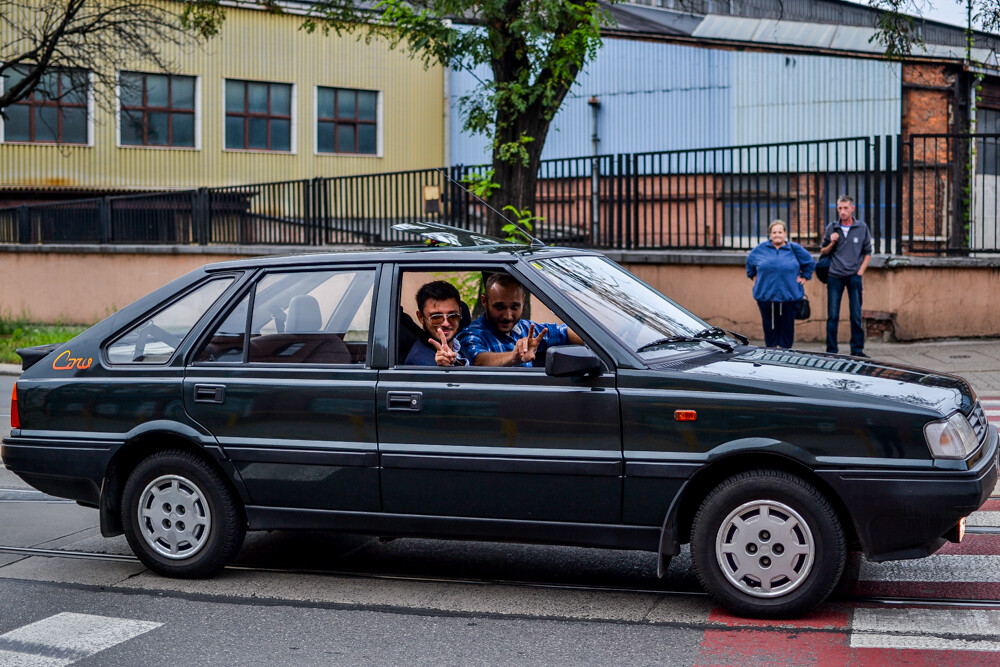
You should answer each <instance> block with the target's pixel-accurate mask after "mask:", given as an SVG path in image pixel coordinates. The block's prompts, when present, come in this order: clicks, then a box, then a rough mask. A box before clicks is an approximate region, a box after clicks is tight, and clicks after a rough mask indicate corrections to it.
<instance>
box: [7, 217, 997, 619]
mask: <svg viewBox="0 0 1000 667" xmlns="http://www.w3.org/2000/svg"><path fill="white" fill-rule="evenodd" d="M418 231H419V230H418ZM432 236H434V237H435V238H436V241H437V242H439V243H440V242H442V241H443V242H444V243H448V244H449V245H448V246H442V247H424V248H414V249H396V250H385V251H373V252H352V253H330V254H318V255H311V256H296V257H283V258H266V259H252V260H246V261H234V262H226V263H221V264H213V265H209V266H206V267H204V268H202V269H199V270H197V271H194V272H192V273H190V274H188V275H186V276H184V277H182V278H180V279H178V280H175V281H174V282H172V283H170V284H168V285H166V286H165V287H163V288H161V289H159V290H157V291H155V292H153V293H152V294H150V295H148V296H146V297H144V298H142V299H140V300H138V301H136V302H135V303H133V304H131V305H130V306H128V307H126V308H124V309H122V310H121V311H119V312H117V313H115V314H114V315H112V316H111V317H109V318H108V319H106V320H104V321H103V322H101V323H99V324H97V325H95V326H94V327H92V328H91V329H89V330H88V331H86V332H84V333H83V334H81V335H79V336H78V337H76V338H74V339H73V340H71V341H69V342H68V343H65V344H63V345H59V346H53V347H48V348H31V349H28V350H23V351H22V357H23V358H24V364H23V367H24V372H23V374H22V375H21V377H20V379H18V381H17V385H16V388H15V393H14V403H13V406H12V407H13V409H12V411H11V412H12V422H13V423H12V429H11V432H10V435H9V436H8V437H7V438H5V439H4V440H3V449H2V456H3V461H4V463H5V464H6V466H7V467H8V468H9V469H10V470H12V471H13V472H15V473H16V474H18V475H19V476H21V477H22V478H23V479H24V480H25V481H27V482H28V483H30V484H31V485H33V486H34V487H36V488H37V489H39V490H41V491H44V492H46V493H49V494H52V495H56V496H61V497H65V498H71V499H74V500H76V501H77V502H79V503H81V504H83V505H86V506H92V507H94V508H97V509H98V511H99V512H100V523H101V531H102V533H103V534H104V535H106V536H114V535H119V534H121V533H122V532H124V533H125V534H126V536H127V538H128V541H129V544H130V545H131V547H132V549H133V550H134V551H135V553H136V554H137V555H138V556H139V558H140V559H142V561H143V562H144V563H145V564H146V565H148V566H149V567H150V568H151V569H153V570H155V571H157V572H159V573H162V574H164V575H168V576H178V577H202V576H208V575H211V574H213V573H215V572H217V571H218V570H219V569H220V568H222V567H224V566H225V565H226V564H227V563H228V562H230V561H231V560H232V559H233V558H234V557H235V556H236V554H237V553H238V552H239V550H240V547H241V545H242V542H243V538H244V535H245V532H246V531H247V530H268V529H324V530H336V531H350V532H361V533H368V534H374V535H382V536H416V535H420V536H434V537H446V538H469V539H482V540H501V541H504V540H507V541H528V542H545V543H558V544H569V545H582V546H589V547H609V548H616V549H641V550H647V551H651V552H656V553H658V554H659V557H660V571H661V573H662V572H663V570H664V569H665V568H666V565H667V563H668V562H669V559H670V557H671V556H672V555H674V554H677V553H678V551H679V549H680V547H681V545H682V544H685V543H690V544H691V551H692V556H693V560H694V565H695V568H696V571H697V573H698V576H699V578H700V580H701V582H702V584H703V585H704V586H705V588H706V589H707V590H708V591H709V592H710V593H711V594H712V595H713V596H715V597H716V598H717V599H718V600H719V601H720V602H721V603H722V604H724V605H725V606H727V607H728V608H729V609H731V610H732V611H734V612H735V613H738V614H743V615H753V616H789V615H796V614H800V613H803V612H804V611H806V610H807V609H809V608H811V607H812V606H814V605H816V604H818V603H819V602H821V601H822V600H824V599H825V598H826V597H827V596H828V595H829V593H830V592H831V591H832V590H833V588H834V586H835V585H836V584H837V582H838V580H839V578H840V576H841V574H842V572H843V570H844V563H845V560H846V556H847V553H848V552H849V551H852V550H855V551H857V550H860V551H862V552H863V553H864V554H865V556H866V557H867V558H868V559H870V560H873V561H884V560H891V559H905V558H919V557H922V556H926V555H929V554H931V553H933V552H934V551H935V550H937V549H938V548H939V547H941V546H942V544H944V543H945V541H947V540H952V541H957V540H959V539H961V534H962V531H963V527H964V517H966V516H968V515H969V514H971V513H972V512H974V511H975V510H977V509H978V508H979V507H980V506H981V505H982V504H983V503H984V502H985V501H986V499H987V498H988V497H989V494H990V492H991V491H992V489H993V487H994V484H995V483H996V480H997V432H996V429H995V428H993V427H991V426H989V425H988V424H987V422H986V419H985V416H984V413H983V410H982V408H981V406H980V405H979V402H978V401H977V399H976V395H975V393H974V392H973V391H972V389H971V388H970V387H969V386H968V384H967V383H966V382H965V381H963V380H962V379H960V378H958V377H954V376H950V375H942V374H936V373H931V372H927V371H922V370H918V369H913V368H899V367H893V366H887V365H885V364H881V363H877V362H873V361H871V360H868V359H856V358H851V357H846V356H837V355H828V354H807V353H802V352H796V351H789V350H774V349H763V348H759V347H753V346H750V345H748V344H747V342H746V340H745V339H743V338H742V337H740V336H738V335H736V334H731V333H728V332H725V331H722V330H720V329H717V328H713V327H711V326H709V325H708V324H706V323H705V322H703V321H702V320H700V319H698V318H697V317H696V316H694V315H692V314H691V313H689V312H687V311H686V310H684V309H683V308H681V307H679V306H678V305H677V304H675V303H673V302H672V301H670V300H669V299H667V298H665V297H663V296H662V295H660V294H659V293H657V292H656V291H655V290H653V289H651V288H650V287H648V286H647V285H645V284H643V283H642V282H640V281H639V280H638V279H636V278H635V277H634V276H632V275H631V274H629V273H628V272H626V271H625V270H623V269H622V268H621V267H619V266H617V265H616V264H614V263H613V262H611V261H609V260H607V259H606V258H604V257H603V256H602V255H600V254H598V253H594V252H587V251H581V250H573V249H558V248H536V247H524V246H511V245H503V244H501V243H499V242H495V241H493V240H491V239H488V238H485V237H480V236H475V235H471V234H463V233H461V232H459V231H458V230H446V229H443V228H442V229H438V230H437V231H436V232H435V233H434V234H432ZM492 274H508V275H509V276H511V277H513V278H514V279H516V280H517V281H518V282H519V283H520V284H521V285H522V286H523V287H524V288H526V289H527V292H528V295H527V296H526V298H525V301H526V303H525V304H524V309H525V314H524V315H523V316H524V317H529V316H528V314H527V311H528V310H529V309H530V318H529V319H531V320H532V321H535V322H539V323H548V324H550V325H553V326H555V327H561V325H562V324H565V325H567V326H568V327H569V329H570V330H571V331H573V332H575V333H576V335H577V336H578V337H579V340H581V341H582V343H583V344H582V345H581V344H567V345H551V346H548V347H547V348H544V349H543V348H541V347H540V348H539V350H538V355H537V357H536V359H535V360H534V365H533V366H528V367H487V366H476V365H469V366H447V367H439V366H407V365H405V363H404V360H405V358H406V355H407V353H408V351H409V350H410V348H411V346H412V345H414V344H422V343H420V341H419V340H418V338H419V337H420V335H421V333H422V331H423V330H422V329H420V327H419V325H418V324H416V320H418V319H420V317H418V316H417V314H416V311H417V307H416V302H415V296H414V295H415V293H416V291H417V289H419V288H420V287H421V286H422V285H424V284H426V283H428V282H432V281H442V280H443V281H445V282H448V283H450V284H451V285H453V286H454V287H455V288H456V289H457V290H458V291H459V293H460V295H461V300H462V303H463V304H464V305H463V307H462V308H461V310H462V311H463V312H462V316H463V318H462V323H461V324H460V325H459V326H468V324H467V321H468V319H469V318H470V317H475V316H477V315H478V313H477V312H476V311H477V310H478V309H477V306H478V304H479V303H480V300H479V298H478V297H479V296H480V292H481V290H482V284H483V282H484V278H485V277H486V276H490V275H492ZM466 306H467V307H468V310H471V311H472V312H471V314H470V313H467V312H465V311H466V310H467V309H466ZM456 319H457V315H456ZM460 336H461V334H460ZM414 341H417V342H416V343H415V342H414Z"/></svg>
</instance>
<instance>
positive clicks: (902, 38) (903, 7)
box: [868, 0, 1000, 58]
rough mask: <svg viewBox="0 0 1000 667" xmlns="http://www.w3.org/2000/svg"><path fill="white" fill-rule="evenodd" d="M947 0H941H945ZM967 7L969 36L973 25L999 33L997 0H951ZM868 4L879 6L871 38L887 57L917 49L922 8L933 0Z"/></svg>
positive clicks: (999, 1)
mask: <svg viewBox="0 0 1000 667" xmlns="http://www.w3.org/2000/svg"><path fill="white" fill-rule="evenodd" d="M948 1H949V0H940V2H942V3H944V2H948ZM951 1H954V2H955V4H957V5H961V6H962V7H964V8H965V9H966V16H967V24H966V25H967V28H968V33H969V39H970V40H971V38H972V28H973V27H978V28H979V29H981V30H985V31H986V32H992V33H994V34H998V33H1000V0H951ZM868 4H869V6H871V7H873V8H874V9H878V10H880V14H879V18H878V20H877V23H876V26H875V27H876V33H875V36H874V38H873V39H874V41H875V42H877V43H878V44H880V45H881V46H882V47H883V48H885V52H886V55H887V56H889V57H890V58H903V57H905V56H908V55H910V54H911V53H914V52H917V53H919V51H920V48H921V47H922V46H923V44H924V42H923V39H922V38H921V33H920V18H921V17H922V16H923V10H924V9H926V8H927V7H928V6H933V4H934V3H932V2H926V1H925V0H868Z"/></svg>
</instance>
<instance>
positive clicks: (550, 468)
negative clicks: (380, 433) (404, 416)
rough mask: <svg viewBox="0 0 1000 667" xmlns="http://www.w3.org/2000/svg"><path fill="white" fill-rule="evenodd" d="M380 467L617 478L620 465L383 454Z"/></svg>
mask: <svg viewBox="0 0 1000 667" xmlns="http://www.w3.org/2000/svg"><path fill="white" fill-rule="evenodd" d="M382 467H384V468H406V469H411V470H414V469H420V470H423V469H428V468H429V469H433V470H460V471H463V472H498V473H527V474H535V475H538V474H553V475H592V476H596V477H619V476H621V474H622V462H621V461H619V460H614V461H581V460H577V459H551V458H550V459H534V458H517V457H495V456H489V457H486V456H482V457H479V456H435V455H426V454H392V453H383V454H382Z"/></svg>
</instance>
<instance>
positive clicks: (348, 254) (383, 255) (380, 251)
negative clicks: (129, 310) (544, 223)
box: [204, 244, 600, 272]
mask: <svg viewBox="0 0 1000 667" xmlns="http://www.w3.org/2000/svg"><path fill="white" fill-rule="evenodd" d="M567 255H600V253H598V252H596V251H593V250H589V249H584V248H564V247H557V246H543V247H530V246H523V245H513V244H512V245H503V246H480V247H467V248H455V247H448V246H438V247H434V246H421V247H398V248H374V249H370V250H331V251H328V252H319V253H309V254H300V255H277V256H267V257H254V258H249V259H237V260H229V261H225V262H216V263H214V264H208V265H206V266H205V267H204V269H205V270H206V271H211V272H215V271H229V270H233V269H244V270H248V269H255V268H259V267H265V266H266V267H275V266H281V267H295V266H314V265H317V264H331V265H336V264H358V263H365V264H368V263H373V262H381V263H385V262H402V263H406V262H412V263H427V262H434V263H438V262H440V263H442V264H449V263H452V262H456V263H482V264H488V263H494V264H495V263H496V262H498V261H500V262H510V261H517V260H518V259H528V258H547V257H565V256H567Z"/></svg>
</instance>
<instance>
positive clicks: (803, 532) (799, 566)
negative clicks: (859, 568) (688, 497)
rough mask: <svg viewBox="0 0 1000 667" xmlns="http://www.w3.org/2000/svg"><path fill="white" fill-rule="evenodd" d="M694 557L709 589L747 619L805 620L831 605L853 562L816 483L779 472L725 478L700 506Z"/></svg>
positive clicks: (694, 533) (700, 577)
mask: <svg viewBox="0 0 1000 667" xmlns="http://www.w3.org/2000/svg"><path fill="white" fill-rule="evenodd" d="M691 556H692V559H693V562H694V568H695V573H696V574H697V576H698V580H699V581H700V582H701V584H702V586H704V588H705V590H707V591H708V593H709V594H710V595H711V596H712V597H713V598H714V599H715V600H716V601H717V602H719V603H720V604H721V605H723V606H724V607H726V608H727V609H728V610H730V611H731V612H733V613H735V614H738V615H740V616H749V617H758V618H781V617H791V616H798V615H801V614H803V613H805V612H806V611H808V610H810V609H812V608H813V607H815V606H816V605H818V604H819V603H821V602H822V601H823V600H825V599H826V598H827V597H828V596H829V595H830V593H831V592H832V591H833V589H834V587H835V586H836V585H837V582H838V581H840V578H841V574H842V573H843V571H844V563H845V560H846V557H847V546H846V541H845V539H844V530H843V528H842V526H841V525H840V520H839V519H838V517H837V513H836V511H835V510H834V509H833V506H832V505H831V504H830V502H829V501H828V500H827V499H826V497H825V496H824V495H823V494H822V493H820V492H819V490H818V489H816V487H814V486H813V485H812V484H810V483H809V482H806V481H805V480H803V479H801V478H799V477H796V476H795V475H792V474H789V473H786V472H782V471H777V470H754V471H748V472H744V473H740V474H738V475H735V476H733V477H730V478H729V479H727V480H725V481H724V482H722V483H721V484H719V486H717V487H716V488H715V489H713V490H712V491H711V492H710V493H709V494H708V496H707V497H706V498H705V499H704V501H703V502H702V503H701V506H700V507H699V508H698V511H697V513H696V514H695V517H694V522H693V523H692V526H691Z"/></svg>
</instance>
